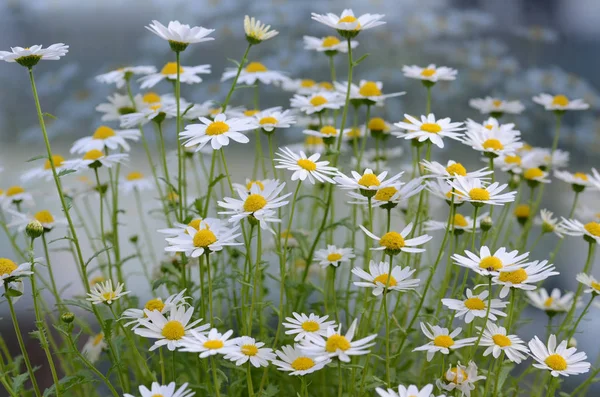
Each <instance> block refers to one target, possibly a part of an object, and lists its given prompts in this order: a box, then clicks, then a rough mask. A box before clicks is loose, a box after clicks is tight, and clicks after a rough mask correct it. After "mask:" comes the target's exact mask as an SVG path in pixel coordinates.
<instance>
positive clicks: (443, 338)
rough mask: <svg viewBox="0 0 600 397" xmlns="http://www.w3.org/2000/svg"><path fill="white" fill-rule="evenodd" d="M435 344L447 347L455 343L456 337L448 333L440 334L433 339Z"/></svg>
mask: <svg viewBox="0 0 600 397" xmlns="http://www.w3.org/2000/svg"><path fill="white" fill-rule="evenodd" d="M433 344H434V345H435V346H437V347H445V348H446V349H447V348H449V347H450V346H453V345H454V339H452V338H451V337H450V336H448V335H438V336H436V337H435V339H434V340H433Z"/></svg>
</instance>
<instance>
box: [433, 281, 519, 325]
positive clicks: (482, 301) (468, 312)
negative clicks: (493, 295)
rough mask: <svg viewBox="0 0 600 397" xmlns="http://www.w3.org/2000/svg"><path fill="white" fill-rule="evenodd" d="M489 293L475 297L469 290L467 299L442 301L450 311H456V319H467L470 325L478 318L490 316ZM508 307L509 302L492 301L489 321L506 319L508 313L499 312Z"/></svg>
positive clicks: (485, 292) (483, 292) (482, 292)
mask: <svg viewBox="0 0 600 397" xmlns="http://www.w3.org/2000/svg"><path fill="white" fill-rule="evenodd" d="M489 294H490V293H489V291H487V290H484V291H481V293H479V294H478V295H474V294H473V291H471V290H470V289H469V288H467V291H466V295H467V299H465V300H461V299H442V303H443V305H444V306H446V307H447V308H448V309H450V310H454V311H455V312H456V314H455V315H454V317H456V318H461V317H464V318H465V323H467V324H470V323H471V322H472V321H473V320H474V319H475V318H476V317H479V318H486V317H487V316H488V299H487V298H488V296H489ZM506 306H508V302H503V301H501V300H500V299H492V302H491V305H490V307H489V319H490V320H492V321H497V320H498V317H496V316H500V317H506V313H504V312H502V311H500V310H498V309H504V308H505V307H506Z"/></svg>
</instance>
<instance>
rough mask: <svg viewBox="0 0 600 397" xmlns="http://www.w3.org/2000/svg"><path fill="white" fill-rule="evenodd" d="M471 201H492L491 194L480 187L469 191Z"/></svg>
mask: <svg viewBox="0 0 600 397" xmlns="http://www.w3.org/2000/svg"><path fill="white" fill-rule="evenodd" d="M469 197H470V198H471V200H478V201H486V200H489V199H490V192H488V191H487V190H485V189H482V188H480V187H474V188H473V189H471V190H469Z"/></svg>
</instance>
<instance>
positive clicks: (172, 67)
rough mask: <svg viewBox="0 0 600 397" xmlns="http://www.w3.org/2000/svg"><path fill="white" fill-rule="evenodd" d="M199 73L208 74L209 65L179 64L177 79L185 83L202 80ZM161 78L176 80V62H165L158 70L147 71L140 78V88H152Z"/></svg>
mask: <svg viewBox="0 0 600 397" xmlns="http://www.w3.org/2000/svg"><path fill="white" fill-rule="evenodd" d="M200 74H210V65H198V66H179V81H181V82H182V83H186V84H198V83H201V82H202V78H201V77H200V76H199V75H200ZM163 80H167V81H170V82H174V81H176V80H177V63H175V62H167V63H166V64H165V66H163V68H162V69H161V70H160V72H156V73H149V74H147V75H145V76H143V77H141V78H140V79H138V82H140V83H141V85H140V88H142V89H146V88H152V87H154V86H155V85H157V84H158V83H160V82H161V81H163Z"/></svg>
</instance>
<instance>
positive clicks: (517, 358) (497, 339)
mask: <svg viewBox="0 0 600 397" xmlns="http://www.w3.org/2000/svg"><path fill="white" fill-rule="evenodd" d="M477 328H478V329H479V331H481V327H477ZM479 345H480V346H482V347H487V349H485V351H484V352H483V356H484V357H486V356H488V355H490V354H491V355H492V356H493V357H494V358H498V357H500V354H501V353H502V352H504V353H506V357H507V358H508V359H509V360H510V361H512V362H513V363H517V364H519V363H520V362H521V361H523V360H525V359H526V358H527V353H529V349H528V348H527V346H525V342H523V341H522V340H521V338H519V337H518V336H517V335H507V332H506V328H504V327H500V326H498V325H496V324H494V323H492V322H491V321H488V322H487V324H486V328H485V329H484V330H483V334H482V336H481V341H480V342H479Z"/></svg>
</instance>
